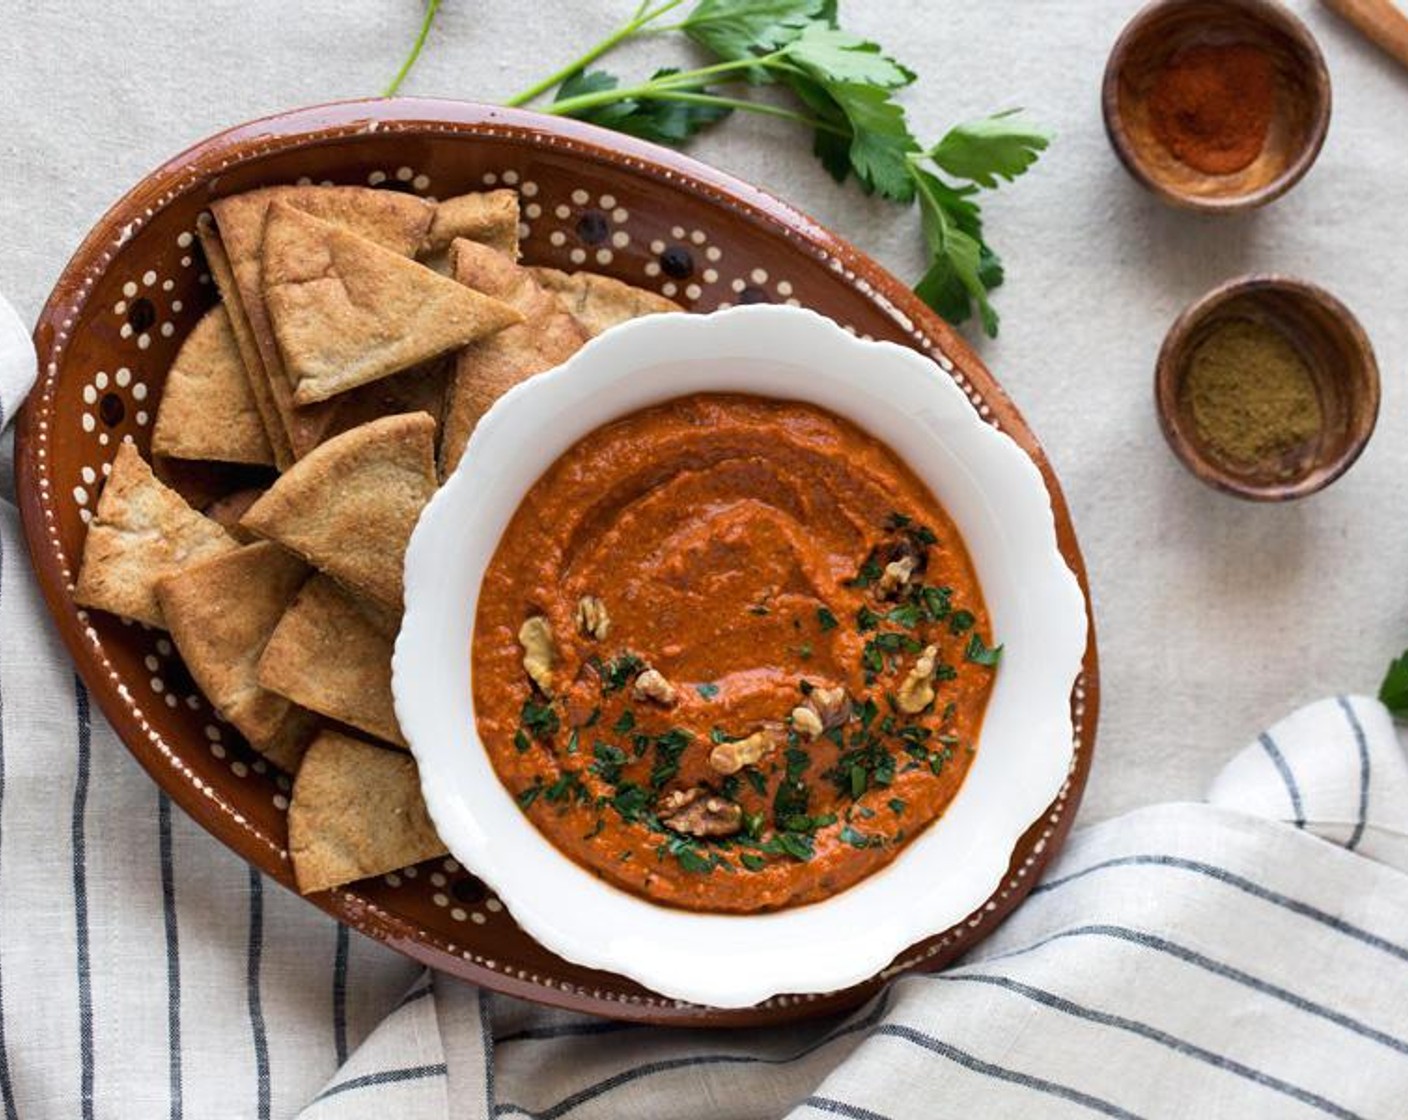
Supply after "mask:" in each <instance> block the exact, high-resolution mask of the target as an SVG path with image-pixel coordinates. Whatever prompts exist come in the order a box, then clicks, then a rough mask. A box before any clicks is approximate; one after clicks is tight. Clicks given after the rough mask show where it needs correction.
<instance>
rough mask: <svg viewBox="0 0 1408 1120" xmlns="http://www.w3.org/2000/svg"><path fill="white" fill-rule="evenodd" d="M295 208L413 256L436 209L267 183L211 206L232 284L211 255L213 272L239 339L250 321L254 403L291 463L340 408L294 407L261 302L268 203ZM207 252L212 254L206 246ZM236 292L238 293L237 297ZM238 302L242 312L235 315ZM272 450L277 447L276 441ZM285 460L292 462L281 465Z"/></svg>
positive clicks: (379, 195) (353, 192)
mask: <svg viewBox="0 0 1408 1120" xmlns="http://www.w3.org/2000/svg"><path fill="white" fill-rule="evenodd" d="M276 201H277V202H283V203H286V204H287V205H290V206H294V207H297V208H298V209H299V210H302V211H304V212H306V213H309V214H312V215H314V216H315V217H318V218H320V219H322V220H324V221H327V222H330V223H332V224H333V225H336V226H338V227H340V228H343V229H348V230H351V231H352V232H353V233H355V234H357V235H358V236H361V237H365V238H367V239H368V240H370V241H375V242H376V243H377V244H378V245H381V246H384V247H385V248H387V249H389V250H391V251H392V252H394V253H399V254H401V255H402V256H407V257H409V256H410V255H411V254H412V253H414V252H415V251H416V249H417V248H419V247H420V245H421V244H422V243H423V242H424V240H425V235H426V232H427V230H429V228H430V222H431V219H432V217H433V216H434V212H435V210H434V207H433V206H432V205H431V204H430V203H428V202H426V201H425V200H424V199H419V198H416V197H414V196H412V195H407V194H402V193H400V192H398V191H384V190H383V191H379V190H371V189H369V188H367V187H312V186H309V187H268V188H265V189H263V190H257V191H248V192H246V193H244V194H239V195H232V196H231V197H229V198H223V199H220V200H219V201H217V202H214V203H212V204H211V207H210V208H211V211H212V212H213V213H214V215H215V220H216V222H217V224H218V226H219V230H220V239H221V241H222V242H223V246H224V248H223V249H222V250H220V252H221V255H225V254H228V257H229V263H228V271H229V277H228V285H227V281H226V280H222V279H221V274H220V271H219V270H217V268H216V266H215V263H214V261H212V262H211V271H212V273H214V275H215V278H216V281H217V282H218V283H219V284H220V288H221V292H222V293H223V294H224V296H225V302H226V304H227V305H229V306H230V307H231V318H232V321H234V322H235V324H236V330H235V334H236V338H237V339H239V338H241V333H242V332H241V330H240V326H239V319H240V318H241V316H243V317H245V318H246V319H247V323H246V324H245V325H246V330H245V331H244V334H246V335H247V337H248V341H249V348H250V349H252V351H253V355H252V356H253V359H254V360H253V361H251V354H250V353H248V352H246V347H245V344H244V342H243V341H242V342H241V353H243V354H244V356H245V361H246V366H247V367H248V369H249V371H250V376H251V378H255V379H258V380H259V381H260V382H261V384H260V385H258V386H255V387H254V391H255V397H256V401H261V400H262V401H263V404H261V410H260V411H261V415H262V416H264V418H265V421H266V426H267V423H268V421H269V420H270V419H271V418H272V419H273V420H275V421H277V423H278V426H279V427H280V428H281V429H282V431H283V439H284V441H285V442H286V443H287V444H288V446H289V450H290V461H291V460H292V459H294V458H301V457H302V456H303V455H306V454H307V453H308V452H309V451H311V450H312V449H313V448H314V447H316V446H317V445H318V444H319V443H322V442H323V440H324V439H326V438H327V432H328V430H329V428H330V427H331V425H332V424H333V420H334V417H335V415H336V411H337V409H336V406H335V405H331V404H323V405H314V406H310V407H307V408H295V406H294V401H293V388H294V382H293V380H292V379H291V377H290V375H289V374H288V373H287V371H286V370H285V369H284V365H283V359H282V357H281V356H280V354H279V348H278V345H277V343H276V342H275V340H274V334H273V330H272V329H271V327H270V324H269V317H268V312H267V309H266V308H265V304H264V282H263V266H262V257H261V254H262V252H263V246H264V235H265V224H266V222H267V220H268V214H269V207H270V205H271V204H272V203H274V202H276ZM202 241H203V243H204V241H205V239H204V238H203V239H202ZM206 248H207V253H206V255H207V257H209V255H210V254H209V245H207V246H206ZM232 293H233V295H234V299H232ZM236 303H237V305H238V308H239V310H240V314H239V315H237V314H236V311H235V306H236ZM270 439H271V442H274V443H275V452H276V453H277V451H278V444H277V441H274V440H273V436H272V435H271V437H270ZM284 465H285V466H286V465H287V464H284Z"/></svg>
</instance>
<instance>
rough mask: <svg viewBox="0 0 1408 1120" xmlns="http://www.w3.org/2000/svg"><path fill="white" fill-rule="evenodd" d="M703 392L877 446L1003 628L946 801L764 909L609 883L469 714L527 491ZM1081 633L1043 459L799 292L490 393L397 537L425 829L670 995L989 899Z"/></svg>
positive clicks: (851, 976) (538, 915)
mask: <svg viewBox="0 0 1408 1120" xmlns="http://www.w3.org/2000/svg"><path fill="white" fill-rule="evenodd" d="M699 392H746V393H753V394H757V395H761V396H770V397H776V398H783V399H791V400H801V401H808V402H811V403H813V404H817V405H820V406H822V407H823V408H828V409H830V410H832V411H833V412H836V413H838V414H839V415H841V416H844V417H847V418H848V419H850V420H852V421H854V422H855V423H857V424H859V425H860V426H861V427H862V428H864V429H866V430H867V431H869V432H870V433H871V434H872V435H874V436H876V437H878V438H879V439H881V440H883V441H884V442H885V443H886V444H888V445H889V446H890V447H891V448H892V449H893V450H894V451H895V452H896V453H897V454H898V455H899V456H900V457H901V458H902V459H904V460H905V461H906V462H907V463H908V464H909V466H910V467H911V468H912V469H913V470H914V471H915V472H916V473H917V474H918V476H919V477H920V478H921V479H923V480H924V482H925V483H927V484H928V486H929V487H930V488H931V489H932V490H933V492H934V494H935V495H936V496H937V497H938V499H939V501H940V502H942V503H943V505H944V507H945V509H947V511H948V513H949V514H950V516H951V517H952V518H953V520H954V521H955V523H956V524H957V525H958V528H959V530H960V532H961V533H962V535H963V539H964V541H965V542H966V543H967V545H968V550H969V552H970V554H971V556H972V558H973V562H974V565H975V567H976V569H977V572H978V578H979V581H980V582H981V584H982V588H983V594H984V597H985V599H986V601H987V606H988V610H989V612H990V614H991V616H992V622H993V629H994V633H995V635H996V638H997V640H999V641H1001V642H1003V643H1004V644H1005V646H1006V651H1005V653H1004V655H1003V663H1002V666H1001V668H1000V669H999V670H998V673H997V679H996V682H995V684H994V688H993V693H992V697H991V700H990V702H989V705H988V711H987V716H986V718H985V720H984V723H983V729H982V732H981V735H980V738H979V742H978V750H977V755H976V757H975V758H974V760H973V763H972V766H971V768H970V770H969V773H968V776H967V778H966V779H965V781H964V783H963V786H962V788H961V789H960V790H959V793H958V795H957V797H956V798H955V799H954V800H953V802H952V803H951V805H950V806H949V808H948V810H947V812H946V813H945V814H944V815H943V816H942V817H941V818H940V819H939V820H937V821H936V822H935V823H934V824H933V825H931V826H930V827H929V828H928V829H927V830H926V831H925V832H924V833H922V834H921V835H920V836H918V837H917V838H916V839H914V840H913V841H912V842H911V843H910V844H909V845H908V846H907V847H906V848H905V849H904V850H903V851H902V852H901V853H900V855H899V856H898V857H897V858H896V859H895V860H894V861H893V862H892V863H891V864H890V865H889V866H887V867H886V868H884V869H883V870H881V871H879V872H877V873H876V874H874V875H871V876H870V877H869V878H867V879H864V880H862V881H861V882H860V883H858V884H856V885H855V886H853V887H851V888H850V889H849V890H847V891H844V892H842V893H841V894H838V895H836V896H834V897H832V898H830V899H827V900H825V901H823V902H819V903H815V904H813V905H810V906H804V907H799V908H794V909H790V910H784V911H781V912H779V913H773V914H763V915H745V916H736V915H719V914H698V913H690V912H687V911H683V910H676V909H671V908H668V907H663V906H657V905H654V904H652V903H650V902H647V901H645V900H644V899H641V898H637V897H635V896H633V895H630V894H628V893H626V892H624V891H621V890H619V889H617V888H615V887H612V886H610V885H608V884H606V883H603V882H602V881H601V880H599V879H597V878H596V877H595V876H594V875H593V874H592V873H591V872H589V871H586V870H584V869H583V868H582V867H580V866H578V865H577V864H576V863H574V862H573V861H572V860H570V859H569V858H568V857H566V856H565V855H563V854H562V853H560V852H559V851H558V850H557V849H556V848H555V847H554V846H553V845H552V844H551V843H550V842H549V841H548V840H547V839H546V838H545V837H544V836H543V835H542V834H541V833H540V832H539V831H538V830H537V829H536V828H535V827H534V826H533V824H532V823H531V822H530V821H529V820H528V818H527V817H525V816H524V815H523V813H522V812H521V811H520V810H519V808H518V806H517V804H516V803H515V801H514V799H513V798H512V797H511V796H510V795H509V793H508V792H507V791H506V790H505V789H504V787H503V786H502V785H501V784H500V782H499V779H498V777H497V775H496V774H495V772H494V769H493V766H492V765H491V763H490V761H489V758H488V755H487V754H486V752H485V750H484V748H483V745H482V744H481V743H480V740H479V737H478V734H477V732H476V729H475V719H474V709H473V703H472V684H471V666H470V637H471V635H472V633H473V629H474V619H475V612H476V608H477V604H478V598H479V586H480V582H481V580H482V578H483V574H484V571H485V569H486V568H487V567H488V564H489V561H490V559H491V558H492V556H493V554H494V550H495V549H496V548H497V547H498V543H499V539H500V537H501V536H502V534H503V531H504V529H505V528H506V526H507V525H508V523H509V521H510V519H511V518H512V516H513V513H514V511H515V510H516V509H517V507H518V505H519V502H520V501H521V500H522V498H523V496H524V495H525V494H526V493H527V491H528V490H529V488H530V487H531V486H532V484H533V483H534V482H536V481H537V479H538V478H539V477H540V476H541V475H542V474H543V472H544V471H546V470H547V468H548V467H549V466H550V465H551V464H552V463H553V461H554V460H556V459H557V458H558V456H559V455H561V454H562V453H563V452H564V451H566V450H567V449H568V448H569V447H570V446H572V444H574V443H575V442H576V441H577V440H579V439H580V438H582V437H583V436H585V435H586V434H588V433H589V432H591V431H592V430H594V429H595V428H597V427H600V426H601V425H602V424H604V423H606V422H607V421H609V420H612V419H615V418H617V417H620V416H623V415H625V414H627V413H631V412H635V411H636V410H638V409H641V408H644V407H646V406H648V405H651V404H656V403H658V402H660V401H664V400H669V399H670V398H673V397H678V396H682V395H685V394H689V393H699ZM1085 644H1086V614H1085V603H1084V599H1083V597H1082V595H1081V591H1080V587H1079V585H1078V583H1077V582H1076V578H1075V576H1074V575H1073V574H1072V572H1071V571H1070V569H1069V568H1068V567H1067V565H1066V562H1065V561H1064V559H1063V558H1062V557H1061V554H1060V552H1059V551H1058V549H1057V545H1056V532H1055V524H1054V520H1053V517H1052V512H1051V503H1050V498H1049V496H1048V495H1047V492H1046V488H1045V486H1044V485H1043V483H1042V479H1041V475H1040V474H1039V473H1038V471H1037V469H1036V467H1035V465H1034V464H1033V463H1032V462H1031V460H1030V459H1028V458H1027V456H1026V455H1025V454H1024V453H1023V452H1022V451H1021V449H1020V448H1018V446H1017V445H1016V444H1015V443H1013V442H1012V440H1011V439H1009V438H1008V437H1007V436H1005V435H1003V434H1002V433H1000V432H998V431H997V430H996V429H995V428H993V427H992V426H990V425H989V424H987V423H985V422H984V421H983V420H982V419H980V418H979V416H978V415H977V413H976V412H975V411H974V409H973V407H972V405H971V404H970V403H969V401H968V399H967V397H965V396H964V394H963V392H962V390H960V389H959V387H958V386H957V385H956V384H955V383H954V382H953V380H952V378H950V377H949V376H948V375H947V374H946V373H944V372H943V371H942V370H941V369H940V368H939V367H938V366H937V365H935V364H934V363H933V362H932V361H930V360H929V359H928V358H925V357H923V356H921V355H920V354H918V353H916V352H914V351H913V350H909V349H906V348H904V347H901V346H896V345H894V344H892V343H888V342H869V341H863V340H861V339H859V338H856V337H854V336H852V335H850V334H848V333H847V332H846V331H844V330H842V329H841V328H840V327H839V326H837V325H836V324H835V323H833V322H832V321H831V320H829V319H825V318H823V317H822V316H820V315H817V314H815V313H813V312H810V311H803V310H799V309H796V308H790V307H776V306H755V307H739V308H735V309H732V310H727V311H719V312H715V313H713V314H711V315H684V314H680V315H673V314H671V315H657V316H651V317H648V318H644V319H638V320H635V321H634V322H631V323H627V324H624V325H623V326H620V327H617V328H615V329H614V330H611V331H609V332H607V333H606V334H604V335H602V336H601V337H600V338H598V339H595V340H594V341H592V342H591V343H589V344H588V345H587V346H586V347H584V348H583V349H582V350H581V351H580V352H578V353H577V354H576V355H574V356H573V357H572V358H571V359H570V360H569V361H567V362H566V363H564V364H563V365H561V366H559V367H558V368H557V369H554V370H551V371H549V372H547V373H544V374H541V375H539V376H537V377H534V378H532V379H531V380H529V381H527V382H525V383H524V384H522V385H519V386H518V387H516V388H515V389H513V390H512V391H511V392H509V393H507V394H506V395H505V396H504V397H503V398H502V399H500V400H499V401H498V402H497V403H496V404H495V405H494V407H493V408H492V409H491V410H490V411H489V413H488V414H487V415H486V416H485V417H484V419H483V420H481V421H480V423H479V426H478V428H477V429H476V430H475V433H474V437H473V439H471V441H470V443H469V447H468V450H467V451H466V452H465V455H464V458H463V459H462V460H461V462H460V465H459V467H458V469H456V471H455V472H454V474H452V475H451V476H450V478H449V479H448V480H447V481H446V483H445V485H444V486H443V487H442V488H441V489H440V491H439V492H438V493H437V494H436V495H435V497H434V498H433V499H432V501H431V502H430V504H429V505H428V506H427V507H426V509H425V512H424V513H423V514H422V515H421V518H420V522H419V524H418V525H417V526H416V530H415V533H414V534H413V536H412V538H411V543H410V547H409V549H408V551H407V554H406V613H405V619H404V621H403V623H402V626H401V633H400V636H399V637H398V639H397V642H396V653H395V658H394V661H393V679H392V685H393V690H394V693H395V699H396V716H397V718H398V720H399V721H400V724H401V728H402V730H403V731H404V732H405V735H406V738H407V740H408V741H409V743H410V745H411V749H412V751H413V752H414V753H415V757H416V761H417V762H418V763H419V765H420V776H421V786H422V789H423V791H424V794H425V801H426V804H427V806H428V807H429V810H430V814H431V817H432V818H433V819H434V822H435V826H436V828H437V829H438V830H439V832H440V835H441V837H442V838H443V839H444V841H445V843H446V845H447V846H448V847H449V849H450V851H451V853H452V854H453V855H454V856H455V858H456V859H458V860H459V861H460V862H461V863H463V864H464V865H465V867H467V868H468V869H469V870H470V871H472V872H473V873H474V874H475V875H477V876H479V878H481V879H482V880H483V881H484V882H485V883H487V884H488V885H489V886H490V887H491V888H492V889H493V890H494V891H495V892H496V893H497V894H498V896H499V897H500V898H501V899H502V900H503V902H504V905H505V906H507V907H508V909H509V912H510V913H511V914H512V915H513V917H514V918H515V920H516V921H517V922H518V923H519V924H520V925H521V926H522V927H523V928H524V929H525V930H526V931H527V932H528V933H529V934H530V935H531V936H532V937H534V938H535V939H536V940H537V941H538V942H539V943H541V944H542V945H543V946H545V947H546V948H548V949H550V950H551V951H553V952H554V953H557V954H559V955H561V956H562V957H565V958H566V959H568V960H570V961H574V962H576V963H578V964H581V965H585V966H588V967H592V968H600V969H606V970H609V971H611V972H615V973H618V974H620V975H623V976H626V977H629V978H630V979H632V980H635V981H636V982H638V983H640V984H643V985H644V986H645V987H647V988H650V989H652V990H654V991H656V992H659V993H661V994H662V995H665V996H669V997H673V998H676V999H682V1000H689V1001H691V1002H695V1003H701V1004H707V1005H712V1006H714V1007H728V1008H732V1007H746V1006H749V1005H751V1004H754V1003H758V1002H760V1001H762V1000H765V999H767V998H769V997H771V996H774V995H777V994H780V993H797V994H801V993H821V992H828V991H834V990H838V989H842V988H845V987H848V986H850V985H851V984H855V983H858V982H860V981H863V980H865V979H867V978H869V977H871V976H873V975H875V974H876V973H877V972H879V971H880V970H881V969H883V968H884V967H885V966H886V965H888V964H890V962H891V961H892V960H894V958H895V957H896V956H897V955H898V954H900V953H901V952H903V951H904V950H905V949H906V948H908V947H909V946H911V945H913V944H915V943H916V942H918V941H921V940H923V939H924V938H926V937H929V936H932V935H934V934H936V933H939V932H942V931H943V930H945V929H947V928H948V927H949V926H951V925H953V924H955V923H956V922H959V921H961V920H962V919H963V918H965V917H966V916H967V915H968V914H970V913H971V912H972V911H974V910H975V909H977V908H978V907H980V906H981V905H982V904H983V903H984V901H985V900H986V899H987V898H988V897H989V896H990V895H991V894H992V893H993V892H994V891H995V890H996V889H997V886H998V884H999V882H1000V880H1001V878H1002V875H1003V873H1004V871H1005V870H1006V868H1007V865H1008V862H1009V861H1010V859H1011V856H1012V852H1013V850H1014V848H1015V846H1016V844H1017V841H1018V839H1019V838H1020V837H1021V835H1022V833H1023V832H1025V831H1026V829H1027V828H1028V826H1029V825H1031V824H1032V822H1033V821H1035V820H1036V819H1037V817H1039V816H1040V815H1041V813H1042V812H1043V811H1044V809H1045V808H1046V806H1048V805H1049V804H1050V803H1051V802H1052V800H1053V799H1054V798H1055V797H1056V795H1057V793H1058V792H1059V791H1060V789H1061V786H1062V784H1063V783H1064V782H1065V780H1066V777H1067V773H1068V771H1069V768H1070V764H1071V758H1072V754H1073V732H1072V726H1071V713H1070V695H1071V689H1072V686H1073V684H1074V682H1075V679H1076V675H1077V674H1078V673H1079V671H1080V666H1081V657H1082V654H1083V653H1084V650H1085Z"/></svg>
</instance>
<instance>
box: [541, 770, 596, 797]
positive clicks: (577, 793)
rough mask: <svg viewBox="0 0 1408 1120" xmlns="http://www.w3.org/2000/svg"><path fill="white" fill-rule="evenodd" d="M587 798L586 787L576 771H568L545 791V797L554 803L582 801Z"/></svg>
mask: <svg viewBox="0 0 1408 1120" xmlns="http://www.w3.org/2000/svg"><path fill="white" fill-rule="evenodd" d="M586 796H587V790H586V787H585V786H584V785H582V779H581V778H580V777H578V776H577V772H576V771H575V770H568V771H566V772H565V773H563V774H562V775H560V776H559V777H558V779H557V781H555V782H553V784H552V785H550V786H548V788H547V789H545V790H544V791H543V797H544V798H546V799H547V800H548V801H551V802H553V803H556V802H559V801H567V800H573V799H575V800H577V801H581V800H583V799H585V797H586Z"/></svg>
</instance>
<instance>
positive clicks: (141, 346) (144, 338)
mask: <svg viewBox="0 0 1408 1120" xmlns="http://www.w3.org/2000/svg"><path fill="white" fill-rule="evenodd" d="M151 344H152V336H151V335H149V334H147V333H145V332H143V333H142V334H140V335H138V336H137V349H138V350H145V349H146V348H147V347H148V346H150V345H151Z"/></svg>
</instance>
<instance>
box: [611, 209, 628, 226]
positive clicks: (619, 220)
mask: <svg viewBox="0 0 1408 1120" xmlns="http://www.w3.org/2000/svg"><path fill="white" fill-rule="evenodd" d="M630 218H631V212H630V211H629V210H627V209H626V208H625V207H624V206H618V207H616V209H615V210H613V211H611V220H612V221H613V222H615V223H616V224H617V225H618V226H619V225H625V223H626V222H628V221H630Z"/></svg>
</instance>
